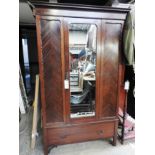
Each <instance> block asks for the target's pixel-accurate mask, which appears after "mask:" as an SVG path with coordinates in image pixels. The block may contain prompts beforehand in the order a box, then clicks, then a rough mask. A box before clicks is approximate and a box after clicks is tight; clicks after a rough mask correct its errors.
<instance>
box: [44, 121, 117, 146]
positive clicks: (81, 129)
mask: <svg viewBox="0 0 155 155" xmlns="http://www.w3.org/2000/svg"><path fill="white" fill-rule="evenodd" d="M47 134H48V144H50V145H51V144H67V143H74V142H81V141H88V140H94V139H102V138H109V137H112V136H113V135H114V122H105V123H94V124H87V125H76V126H70V127H63V128H55V129H47Z"/></svg>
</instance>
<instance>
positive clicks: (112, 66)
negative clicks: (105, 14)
mask: <svg viewBox="0 0 155 155" xmlns="http://www.w3.org/2000/svg"><path fill="white" fill-rule="evenodd" d="M102 28H103V29H102V30H103V44H104V46H103V51H102V56H101V83H100V85H101V93H100V104H101V117H102V118H103V117H113V116H116V112H117V97H118V73H119V69H118V66H119V39H120V33H121V24H119V23H114V22H110V21H106V22H103V25H102Z"/></svg>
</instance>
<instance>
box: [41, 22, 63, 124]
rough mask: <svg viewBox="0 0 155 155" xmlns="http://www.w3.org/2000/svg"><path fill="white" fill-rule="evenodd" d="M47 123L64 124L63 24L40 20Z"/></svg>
mask: <svg viewBox="0 0 155 155" xmlns="http://www.w3.org/2000/svg"><path fill="white" fill-rule="evenodd" d="M40 26H41V41H42V65H43V78H44V90H45V92H44V93H45V104H46V109H45V111H46V123H52V122H63V93H62V92H63V85H62V77H63V76H62V62H61V22H60V21H59V20H42V19H41V20H40Z"/></svg>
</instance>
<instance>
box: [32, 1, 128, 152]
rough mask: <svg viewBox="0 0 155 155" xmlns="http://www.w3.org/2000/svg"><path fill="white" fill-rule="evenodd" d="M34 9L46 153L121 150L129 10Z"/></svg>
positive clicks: (45, 5) (47, 6) (57, 6)
mask: <svg viewBox="0 0 155 155" xmlns="http://www.w3.org/2000/svg"><path fill="white" fill-rule="evenodd" d="M29 4H30V6H31V7H32V8H33V14H34V15H35V17H36V28H37V43H38V59H39V76H40V85H41V104H42V124H43V142H44V154H45V155H47V154H48V149H49V148H51V147H53V146H56V145H62V144H67V143H77V142H83V141H89V140H96V139H105V138H109V139H112V141H113V145H116V139H117V127H118V107H119V104H120V102H121V89H122V84H123V80H124V79H123V76H124V71H123V70H124V69H123V68H124V67H123V66H124V65H123V48H122V44H123V41H122V33H123V29H124V22H125V19H126V16H127V13H128V11H129V10H128V9H122V8H112V7H100V6H88V5H72V4H60V3H46V2H30V3H29Z"/></svg>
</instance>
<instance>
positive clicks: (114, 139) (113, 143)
mask: <svg viewBox="0 0 155 155" xmlns="http://www.w3.org/2000/svg"><path fill="white" fill-rule="evenodd" d="M116 144H117V134H116V135H115V136H114V137H113V141H112V145H113V146H116Z"/></svg>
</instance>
